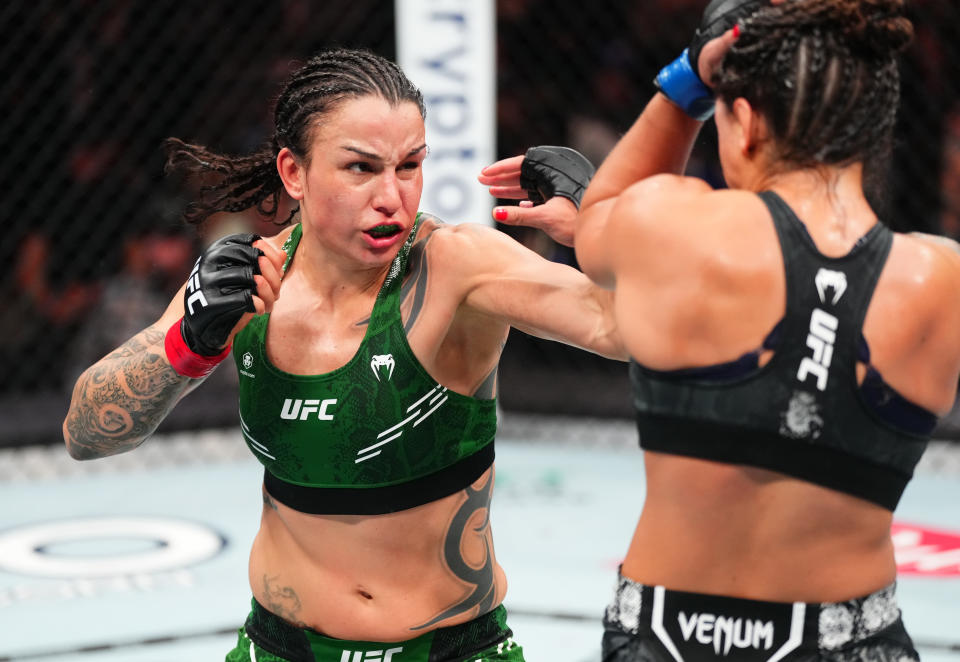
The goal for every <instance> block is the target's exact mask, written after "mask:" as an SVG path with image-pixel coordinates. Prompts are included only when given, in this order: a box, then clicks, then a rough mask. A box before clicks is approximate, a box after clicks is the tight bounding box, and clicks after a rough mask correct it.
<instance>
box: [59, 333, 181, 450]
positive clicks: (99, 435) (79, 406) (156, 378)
mask: <svg viewBox="0 0 960 662" xmlns="http://www.w3.org/2000/svg"><path fill="white" fill-rule="evenodd" d="M164 336H165V334H164V333H163V332H162V331H160V330H159V329H157V328H156V327H154V326H151V327H148V328H147V329H145V330H143V331H141V332H140V333H138V334H137V335H135V336H134V337H133V338H131V339H130V340H128V341H127V342H126V343H124V344H123V345H121V346H120V347H118V348H117V349H116V350H114V351H113V352H112V353H111V354H109V355H107V356H106V357H104V358H103V359H101V360H100V361H98V362H97V363H95V364H94V365H93V366H91V367H90V368H89V369H87V371H86V372H84V373H83V375H81V376H80V378H79V379H78V380H77V385H76V386H75V387H74V390H73V401H72V402H71V404H70V410H69V411H68V412H67V419H66V421H65V423H64V429H65V431H66V437H67V439H66V441H67V445H68V446H69V447H70V452H71V455H73V457H75V458H77V459H84V460H85V459H91V458H96V457H104V456H107V455H115V454H117V453H122V452H124V451H128V450H130V449H133V448H136V447H137V446H139V445H140V444H141V443H143V441H144V440H145V439H146V438H147V437H149V436H150V435H151V434H152V433H153V431H154V430H156V429H157V426H158V425H160V422H161V421H162V420H163V418H164V417H165V416H166V415H167V414H168V413H169V412H170V410H171V409H173V406H174V405H175V404H176V403H177V400H178V399H179V398H180V396H181V395H182V394H183V393H184V391H186V390H187V388H189V387H190V385H191V381H192V380H191V379H190V378H188V377H182V376H180V375H178V374H177V373H176V372H174V370H173V368H171V367H170V364H169V363H168V362H167V360H166V358H165V357H166V353H165V351H164V348H163V341H164Z"/></svg>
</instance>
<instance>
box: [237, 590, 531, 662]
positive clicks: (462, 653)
mask: <svg viewBox="0 0 960 662" xmlns="http://www.w3.org/2000/svg"><path fill="white" fill-rule="evenodd" d="M251 603H252V608H251V611H250V615H249V616H247V621H246V623H245V624H244V631H245V632H246V634H247V636H248V637H250V639H251V641H253V642H254V643H255V644H256V645H257V646H259V647H260V648H263V649H264V650H267V651H269V652H271V653H273V654H274V655H279V656H280V657H282V658H284V659H287V660H290V662H321V661H322V662H337V661H339V662H439V661H440V660H443V661H444V662H447V661H450V662H453V661H454V660H463V659H466V658H468V657H470V656H471V655H472V654H474V653H476V652H479V651H481V650H483V649H485V648H489V647H490V646H493V645H496V644H498V643H500V642H502V641H505V640H506V639H507V638H508V637H512V636H513V632H512V631H511V630H510V628H508V627H507V610H506V608H505V607H504V606H503V605H500V606H499V607H497V608H496V609H494V610H493V611H491V612H488V613H486V614H484V615H483V616H478V617H477V618H475V619H473V620H472V621H467V622H466V623H461V624H460V625H454V626H451V627H446V628H437V629H435V630H431V631H430V632H426V633H424V634H422V635H420V636H419V637H416V638H414V639H409V640H407V641H399V642H390V643H384V642H376V641H350V640H347V639H334V638H332V637H326V636H324V635H322V634H320V633H319V632H316V631H315V630H311V629H309V628H298V627H296V626H294V625H291V624H290V623H288V622H287V621H285V620H283V619H282V618H280V617H279V616H277V615H276V614H273V613H272V612H270V611H268V610H267V609H265V608H264V607H263V606H262V605H261V604H260V603H258V602H257V601H256V600H252V601H251Z"/></svg>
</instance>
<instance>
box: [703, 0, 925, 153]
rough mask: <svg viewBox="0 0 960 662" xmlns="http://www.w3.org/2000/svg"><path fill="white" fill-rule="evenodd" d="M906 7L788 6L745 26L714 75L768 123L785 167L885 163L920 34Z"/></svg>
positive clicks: (827, 2) (888, 2) (717, 84)
mask: <svg viewBox="0 0 960 662" xmlns="http://www.w3.org/2000/svg"><path fill="white" fill-rule="evenodd" d="M903 14H904V0H789V1H788V2H784V3H781V4H778V5H774V6H770V7H766V8H764V9H762V10H760V11H758V12H757V13H756V14H754V15H753V16H752V17H751V18H749V19H747V20H746V21H744V23H743V24H742V25H741V32H740V36H739V38H738V39H737V41H736V42H735V43H734V46H733V47H732V48H731V49H730V51H729V52H728V53H727V55H726V56H725V58H724V60H723V64H722V66H721V67H720V69H719V71H718V72H717V74H716V75H715V77H714V80H713V84H714V89H715V91H716V93H717V95H718V96H719V97H720V98H721V99H723V100H724V102H725V103H727V104H728V105H729V104H732V103H733V101H734V100H735V99H736V98H738V97H743V98H745V99H746V100H747V101H749V102H750V104H751V106H753V108H754V109H756V110H757V111H758V112H759V113H761V114H762V115H763V117H764V118H766V121H767V124H768V126H769V127H770V129H771V131H772V134H773V138H774V141H775V144H776V146H777V148H776V149H777V152H776V153H775V156H776V157H777V158H778V159H779V160H781V161H782V162H786V163H789V164H792V165H795V166H798V167H810V166H816V165H846V164H849V163H854V162H857V161H869V160H871V159H874V158H876V157H881V158H882V157H886V156H887V155H888V154H889V151H890V149H891V145H892V136H893V128H894V123H895V121H896V113H897V108H898V105H899V103H900V73H899V69H898V65H897V59H896V56H897V54H898V53H899V52H900V51H902V50H903V49H904V48H905V47H906V46H907V44H908V43H909V42H910V39H911V38H912V36H913V26H912V24H911V23H910V21H909V19H907V18H906V17H905V16H904V15H903Z"/></svg>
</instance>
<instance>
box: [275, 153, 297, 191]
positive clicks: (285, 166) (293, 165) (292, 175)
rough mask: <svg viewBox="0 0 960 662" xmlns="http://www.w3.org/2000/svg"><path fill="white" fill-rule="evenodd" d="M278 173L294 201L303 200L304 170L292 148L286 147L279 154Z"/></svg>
mask: <svg viewBox="0 0 960 662" xmlns="http://www.w3.org/2000/svg"><path fill="white" fill-rule="evenodd" d="M277 172H278V173H280V179H281V180H282V181H283V187H284V188H285V189H287V193H288V194H289V195H290V197H291V198H293V199H294V200H303V180H302V177H301V175H302V174H303V168H302V167H301V165H300V161H299V159H297V157H296V156H294V154H293V152H291V151H290V148H288V147H284V148H283V149H281V150H280V153H279V154H277Z"/></svg>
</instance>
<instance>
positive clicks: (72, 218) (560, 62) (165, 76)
mask: <svg viewBox="0 0 960 662" xmlns="http://www.w3.org/2000/svg"><path fill="white" fill-rule="evenodd" d="M704 1H705V0H645V1H643V2H639V1H636V0H596V1H595V2H591V3H589V4H588V5H583V4H581V3H557V2H553V1H552V0H499V1H498V2H497V30H498V36H497V38H498V70H497V78H498V97H497V131H498V138H497V153H498V156H500V157H503V156H509V155H513V154H518V153H522V152H523V151H524V150H525V149H526V148H527V147H528V146H530V145H535V144H567V145H571V146H573V147H575V148H577V149H579V150H580V151H582V152H583V153H585V154H586V155H587V156H588V157H589V158H591V160H593V161H594V163H599V162H601V161H602V160H603V158H604V156H605V155H606V153H607V151H608V150H609V149H610V148H611V147H612V145H613V144H614V142H615V141H616V139H617V137H618V136H619V135H620V134H621V133H622V132H623V131H625V130H626V128H627V127H628V126H629V125H630V123H631V122H632V120H633V118H634V117H635V116H636V114H637V113H638V111H639V110H640V108H641V107H642V105H643V104H644V103H645V102H646V100H647V99H649V98H650V96H651V95H652V94H653V92H654V89H653V85H652V81H653V78H654V76H655V74H656V72H657V71H658V70H659V68H660V67H661V66H663V65H664V64H665V63H666V62H668V61H669V60H670V59H672V58H673V57H674V56H675V55H676V54H678V53H679V52H680V51H681V50H682V49H683V48H684V47H685V45H686V43H687V40H688V39H689V36H690V34H691V31H692V28H693V26H695V25H696V23H697V22H698V20H699V15H700V12H701V11H702V6H703V4H704ZM585 7H589V10H587V9H585ZM2 11H3V12H4V14H5V19H4V20H3V21H0V32H2V33H3V34H2V37H3V38H2V39H0V44H2V46H0V64H2V65H3V66H2V68H3V70H4V71H5V72H8V73H7V74H6V75H5V80H4V81H2V82H0V98H2V100H3V107H4V109H5V112H4V115H5V120H4V122H3V124H2V127H0V142H2V144H3V145H4V148H3V150H4V151H3V153H4V158H3V160H2V165H0V173H2V174H0V179H2V181H3V182H4V200H5V205H4V208H5V211H6V214H7V221H6V229H5V233H4V242H3V245H2V248H0V264H2V265H3V266H2V267H0V269H2V270H3V278H4V282H7V283H10V284H11V285H12V287H11V288H9V291H10V295H9V296H10V298H9V303H8V305H7V306H6V307H5V311H4V313H3V315H2V317H0V334H2V338H3V339H4V342H3V343H2V344H0V345H2V347H3V349H2V350H0V352H2V354H0V360H3V362H4V365H5V366H6V368H7V371H6V374H7V379H5V380H3V381H2V382H0V384H2V386H0V389H2V390H4V391H6V392H8V393H11V392H24V391H28V392H29V391H31V390H40V389H63V388H66V387H68V386H69V385H70V384H72V382H73V379H74V377H75V376H76V374H77V373H78V371H79V370H81V369H82V368H83V367H85V366H86V365H89V364H90V363H92V362H93V361H95V360H96V359H97V358H99V357H100V356H102V355H103V354H104V353H106V352H107V351H109V350H110V349H112V348H113V347H115V346H117V345H119V344H120V343H122V342H123V341H124V340H126V339H127V338H128V337H129V336H131V335H133V334H134V333H135V332H136V331H138V330H140V329H142V328H143V327H145V326H147V325H148V324H149V323H151V322H153V321H155V320H156V318H157V317H158V316H159V315H160V313H161V312H162V310H163V308H164V307H165V305H166V303H167V301H168V300H169V298H170V296H171V295H172V293H173V292H174V291H175V290H176V289H177V288H178V287H179V285H180V284H181V283H182V282H183V280H184V277H185V276H186V274H187V273H188V272H189V269H190V266H191V264H192V261H193V259H194V256H195V255H196V254H197V252H198V250H199V248H200V247H201V246H202V245H203V243H204V242H205V241H208V240H210V239H212V238H215V237H216V236H220V235H221V234H224V233H226V232H234V231H253V232H260V233H264V234H267V233H271V232H273V231H275V228H272V227H271V226H270V225H269V223H267V222H266V221H264V219H261V218H259V217H258V216H257V215H256V213H255V212H246V213H244V214H239V215H219V216H217V217H214V218H213V219H212V220H211V221H210V222H209V223H208V224H207V225H205V226H203V227H201V228H187V227H184V226H183V224H182V223H181V221H180V220H179V214H180V211H181V209H182V205H183V204H184V201H185V199H186V198H187V197H188V195H189V191H187V190H186V189H185V186H184V183H183V182H181V181H177V180H176V179H173V178H171V177H164V175H163V155H162V153H161V152H160V144H161V142H162V140H163V138H165V137H167V136H178V137H181V138H183V139H185V140H188V141H196V142H200V143H203V144H207V145H209V146H210V147H213V148H215V149H218V150H221V151H225V152H230V153H241V152H246V151H249V150H253V149H256V148H257V147H259V146H260V144H261V143H262V142H263V141H264V140H266V139H267V138H268V131H269V129H270V116H269V112H268V111H269V108H265V107H264V105H263V99H264V98H265V96H267V93H266V92H265V91H267V90H275V85H276V82H277V81H278V80H279V79H281V78H282V77H283V76H284V75H285V74H286V72H287V71H288V70H289V68H290V67H291V65H292V63H293V62H294V61H296V60H298V59H300V58H302V57H304V56H305V55H307V54H309V53H310V52H312V51H314V50H316V49H319V48H323V47H327V46H332V45H345V46H351V47H369V48H371V49H374V50H376V51H378V52H380V53H383V54H385V55H388V56H392V55H393V53H394V51H395V43H394V34H393V30H394V21H393V3H384V2H382V1H381V0H336V1H334V0H329V1H327V2H315V1H311V0H282V1H280V2H276V3H268V4H263V3H252V2H240V3H238V2H235V1H229V2H228V1H227V0H211V1H210V2H205V3H202V4H196V3H181V2H177V1H176V0H96V1H93V0H60V1H58V2H53V1H52V0H41V1H39V2H36V1H35V2H30V3H28V2H26V1H25V0H14V2H13V3H11V4H9V5H8V6H7V7H6V8H5V9H4V10H2ZM911 13H912V16H913V18H914V21H915V26H916V40H915V43H914V45H913V47H912V49H911V50H910V52H909V53H908V55H907V57H906V58H905V60H904V66H903V71H904V76H903V80H904V103H903V111H902V113H901V122H900V127H899V129H898V143H897V148H896V152H895V155H894V160H893V164H892V169H891V171H890V173H889V177H888V178H887V179H883V178H882V177H881V180H880V181H881V182H885V183H884V184H883V185H881V186H878V187H876V190H875V191H873V192H872V194H871V199H872V200H874V201H875V204H876V206H877V208H878V209H879V210H880V213H881V216H882V217H883V218H884V220H885V221H886V222H887V223H888V224H890V225H891V226H892V227H894V229H897V230H919V231H924V232H933V233H942V234H946V235H949V236H953V237H955V238H960V6H958V5H957V3H956V1H955V0H913V2H911ZM428 138H429V137H428ZM715 153H716V149H715V136H714V135H713V134H712V132H711V129H710V128H709V127H708V129H707V130H705V131H704V134H703V138H702V140H701V141H700V143H699V144H698V146H697V148H696V150H695V153H694V157H693V160H692V162H691V166H690V171H691V173H692V174H696V175H698V176H701V177H703V178H704V179H707V180H708V181H710V182H711V183H712V184H714V185H717V186H720V185H722V184H723V182H722V177H721V175H720V172H719V166H718V164H717V161H716V158H715ZM881 175H882V173H881ZM280 216H281V218H285V217H286V214H284V213H281V214H280ZM451 220H463V219H451ZM473 220H481V219H473ZM508 231H509V232H511V233H513V234H514V235H515V236H516V237H517V238H518V239H519V240H520V241H523V242H524V243H526V244H528V245H530V246H531V247H533V248H535V249H536V250H537V251H538V252H540V253H541V254H543V255H545V256H547V257H549V258H551V259H554V260H561V261H567V262H571V263H572V262H573V261H574V257H573V253H572V251H571V250H570V249H567V248H565V247H561V246H558V245H556V244H554V243H553V242H552V241H551V240H549V239H548V238H547V237H546V236H545V235H543V234H542V233H540V232H537V231H529V230H521V229H513V228H511V229H509V230H508Z"/></svg>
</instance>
